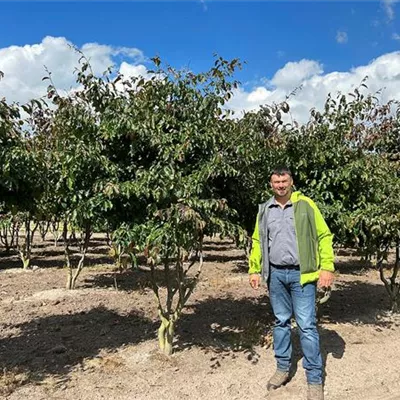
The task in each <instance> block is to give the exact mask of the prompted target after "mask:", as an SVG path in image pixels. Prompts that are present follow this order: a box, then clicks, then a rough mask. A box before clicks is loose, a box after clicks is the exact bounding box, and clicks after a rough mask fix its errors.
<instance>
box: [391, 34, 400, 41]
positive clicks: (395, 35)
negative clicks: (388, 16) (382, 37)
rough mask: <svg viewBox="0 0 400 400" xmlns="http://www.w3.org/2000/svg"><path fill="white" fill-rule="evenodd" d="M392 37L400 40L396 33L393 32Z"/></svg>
mask: <svg viewBox="0 0 400 400" xmlns="http://www.w3.org/2000/svg"><path fill="white" fill-rule="evenodd" d="M392 39H393V40H400V35H399V34H398V33H393V35H392Z"/></svg>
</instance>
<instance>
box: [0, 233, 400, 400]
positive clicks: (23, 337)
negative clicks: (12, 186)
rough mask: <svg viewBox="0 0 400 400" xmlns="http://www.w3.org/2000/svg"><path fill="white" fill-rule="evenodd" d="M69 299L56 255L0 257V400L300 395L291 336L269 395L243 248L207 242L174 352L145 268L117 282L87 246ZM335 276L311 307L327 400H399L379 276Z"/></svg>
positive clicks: (398, 328) (355, 264)
mask: <svg viewBox="0 0 400 400" xmlns="http://www.w3.org/2000/svg"><path fill="white" fill-rule="evenodd" d="M92 244H93V248H92V253H90V255H89V257H90V265H89V266H88V267H87V268H86V269H85V270H84V272H83V273H82V276H81V277H80V278H79V282H78V287H77V289H76V290H75V291H67V290H65V289H63V287H64V283H65V279H66V271H65V270H64V269H63V268H61V266H62V261H61V258H60V255H61V252H62V249H61V248H60V247H57V248H55V247H53V246H52V244H51V242H48V243H47V244H46V243H44V244H41V245H39V244H38V245H37V248H36V249H35V253H34V255H35V257H34V261H33V263H32V264H33V265H35V266H37V267H38V268H36V267H35V270H34V271H32V270H30V271H22V270H21V269H19V268H16V266H17V265H18V261H17V259H16V257H15V256H14V257H4V256H3V257H0V268H1V269H0V367H1V370H2V371H3V375H2V376H1V377H0V396H3V397H4V398H7V399H10V400H17V399H29V400H39V399H47V400H48V399H75V400H78V399H79V400H80V399H81V400H94V399H116V400H117V399H121V400H122V399H124V400H125V399H126V400H128V399H149V400H150V399H154V400H155V399H160V398H162V399H164V400H166V399H193V400H194V399H204V398H205V399H207V398H215V399H218V400H228V399H229V400H233V399H241V400H244V399H249V400H250V399H251V400H258V399H276V400H279V399H281V400H291V399H293V400H294V399H305V398H306V382H305V376H304V371H303V368H302V359H301V358H302V356H301V352H300V349H299V343H298V335H297V332H296V329H295V328H294V330H293V340H294V344H295V346H294V359H293V365H294V366H295V368H294V370H295V371H294V376H293V378H292V380H291V381H290V382H289V383H288V384H287V385H286V386H285V387H284V388H281V389H279V390H277V391H275V392H273V393H268V392H267V391H266V382H267V380H268V377H269V376H270V375H271V374H272V373H273V372H274V370H275V361H274V357H273V351H272V347H271V326H272V323H273V318H272V315H271V311H270V306H269V301H268V297H267V296H266V293H265V291H264V290H260V291H257V292H256V291H253V290H252V289H251V288H250V287H249V285H248V280H247V274H246V271H245V265H244V257H243V252H242V251H240V250H237V249H235V247H234V246H233V245H232V244H231V243H230V242H227V241H214V242H208V243H207V244H206V247H205V252H206V258H205V260H206V262H205V265H204V269H203V273H202V277H201V281H200V282H199V285H198V287H197V289H196V291H195V293H194V294H193V296H192V298H191V299H190V300H189V303H188V307H187V309H186V310H185V312H184V315H183V316H182V319H181V321H180V323H179V325H178V328H177V332H176V340H175V350H174V355H173V356H172V357H170V358H168V357H166V356H164V355H162V354H161V353H160V352H159V351H158V349H157V341H156V339H155V338H156V331H157V328H158V320H157V313H156V309H155V302H154V295H153V293H152V291H151V290H150V288H149V281H148V276H147V274H146V273H145V272H141V271H130V272H128V273H125V274H123V275H121V276H118V278H117V279H118V286H119V290H116V289H115V287H114V280H113V273H112V268H113V266H112V265H111V260H109V259H108V258H107V257H106V251H107V249H106V246H105V245H104V242H102V241H100V240H98V241H97V242H93V243H92ZM337 266H338V270H339V276H338V278H337V282H336V285H335V290H334V292H333V294H332V297H331V299H330V300H329V302H328V303H326V304H325V305H324V306H323V308H322V307H321V309H320V312H319V314H320V324H319V329H320V334H321V346H322V353H323V357H324V362H325V365H326V380H325V395H326V399H327V400H339V399H340V400H342V399H345V400H357V399H362V400H373V399H376V400H378V399H379V400H395V399H400V379H399V377H400V372H399V371H400V368H399V367H400V364H399V356H400V350H399V338H400V318H399V317H398V316H392V315H390V314H389V313H387V311H386V310H387V309H388V307H389V304H388V298H387V295H386V292H385V289H384V287H383V285H382V284H381V283H380V281H379V277H378V274H377V272H376V271H373V270H368V269H365V270H364V269H360V266H362V264H360V262H359V260H358V258H356V257H354V258H353V257H351V256H349V255H348V254H347V255H346V256H340V257H338V263H337Z"/></svg>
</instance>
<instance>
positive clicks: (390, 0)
mask: <svg viewBox="0 0 400 400" xmlns="http://www.w3.org/2000/svg"><path fill="white" fill-rule="evenodd" d="M395 3H397V0H382V4H383V8H384V10H385V13H386V16H387V18H388V20H389V21H393V20H394V5H395Z"/></svg>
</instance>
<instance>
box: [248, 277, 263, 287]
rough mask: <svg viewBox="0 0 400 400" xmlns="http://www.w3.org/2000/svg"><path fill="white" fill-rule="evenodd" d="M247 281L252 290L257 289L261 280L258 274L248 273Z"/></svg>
mask: <svg viewBox="0 0 400 400" xmlns="http://www.w3.org/2000/svg"><path fill="white" fill-rule="evenodd" d="M249 282H250V286H251V287H252V288H253V289H254V290H257V289H258V288H259V287H260V282H261V276H260V274H250V277H249Z"/></svg>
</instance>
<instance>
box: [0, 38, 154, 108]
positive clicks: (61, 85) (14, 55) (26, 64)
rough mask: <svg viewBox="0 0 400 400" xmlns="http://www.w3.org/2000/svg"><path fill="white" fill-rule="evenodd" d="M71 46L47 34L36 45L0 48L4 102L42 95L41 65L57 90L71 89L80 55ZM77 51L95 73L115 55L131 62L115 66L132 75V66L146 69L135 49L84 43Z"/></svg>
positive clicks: (0, 86)
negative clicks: (5, 100) (80, 52)
mask: <svg viewBox="0 0 400 400" xmlns="http://www.w3.org/2000/svg"><path fill="white" fill-rule="evenodd" d="M73 47H74V45H73V43H71V42H69V41H68V40H67V39H65V38H63V37H51V36H47V37H45V38H44V39H43V40H42V42H41V43H39V44H33V45H25V46H10V47H6V48H2V49H0V71H3V72H4V74H5V76H4V78H3V79H2V80H1V81H0V96H1V97H3V96H4V97H6V98H7V100H8V101H19V102H21V103H24V102H26V101H28V100H30V99H32V98H37V97H40V96H43V95H45V94H46V87H47V85H48V81H42V78H43V77H44V76H45V75H46V71H45V67H46V68H48V70H49V71H50V72H51V74H52V79H53V80H54V84H55V85H56V87H57V88H58V89H61V90H70V89H72V88H75V87H76V86H77V85H76V82H75V78H76V76H75V75H74V74H73V72H74V70H75V68H76V67H78V65H79V64H78V60H79V58H80V57H81V55H80V54H79V53H78V52H76V51H74V49H73ZM79 50H81V51H82V52H83V53H84V55H85V56H86V57H87V58H88V59H89V60H90V63H91V66H92V69H93V71H94V73H96V74H101V73H103V72H104V71H105V70H106V69H107V68H108V67H110V66H113V65H115V64H116V61H117V60H118V59H119V58H124V59H125V60H126V59H129V61H132V64H129V63H128V62H127V61H124V62H122V63H121V65H120V66H118V65H117V66H116V68H118V67H120V68H124V71H128V70H129V68H131V70H130V73H129V74H130V75H133V74H134V70H135V69H136V72H137V73H138V72H142V73H145V72H147V70H146V67H145V66H144V65H142V64H139V63H140V62H143V61H144V56H143V53H142V52H141V51H140V50H138V49H135V48H127V47H112V46H107V45H101V44H97V43H86V44H84V45H83V46H82V47H81V48H80V49H79ZM129 74H128V73H127V75H129Z"/></svg>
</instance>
